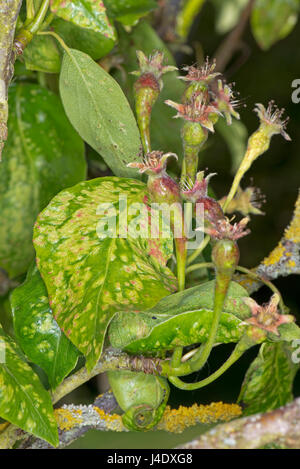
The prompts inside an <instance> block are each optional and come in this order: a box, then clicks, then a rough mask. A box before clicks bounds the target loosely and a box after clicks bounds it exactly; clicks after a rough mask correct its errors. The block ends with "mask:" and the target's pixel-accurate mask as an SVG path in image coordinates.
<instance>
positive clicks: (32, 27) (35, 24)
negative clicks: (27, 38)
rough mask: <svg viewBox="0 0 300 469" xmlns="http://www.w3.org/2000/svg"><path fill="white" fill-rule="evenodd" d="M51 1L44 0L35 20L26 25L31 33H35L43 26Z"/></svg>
mask: <svg viewBox="0 0 300 469" xmlns="http://www.w3.org/2000/svg"><path fill="white" fill-rule="evenodd" d="M49 1H50V0H43V2H42V4H41V6H40V9H39V11H38V13H37V15H36V16H35V17H34V19H33V21H31V23H29V24H28V25H27V26H26V30H27V31H29V32H30V33H31V34H35V33H37V32H38V30H39V29H40V28H41V26H42V24H43V21H44V18H45V16H46V13H47V11H48V8H49Z"/></svg>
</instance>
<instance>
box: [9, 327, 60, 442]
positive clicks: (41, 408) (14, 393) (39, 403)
mask: <svg viewBox="0 0 300 469" xmlns="http://www.w3.org/2000/svg"><path fill="white" fill-rule="evenodd" d="M0 417H2V418H3V419H5V420H7V421H8V422H11V423H13V424H14V425H16V426H17V427H19V428H22V430H24V431H25V432H28V433H31V434H32V435H35V436H37V437H38V438H42V439H43V440H46V441H48V443H50V444H51V445H53V446H57V445H58V442H59V441H58V431H57V424H56V420H55V417H54V413H53V407H52V403H51V398H50V394H49V393H48V392H47V391H46V390H45V389H44V387H43V386H42V384H41V382H40V380H39V378H38V376H37V375H36V374H35V373H34V371H33V370H32V368H31V367H30V366H29V365H28V363H26V361H25V360H24V357H23V355H22V352H21V349H20V348H19V346H18V345H17V344H16V343H15V342H14V341H13V340H12V339H11V338H10V337H9V336H7V335H6V334H5V333H4V331H3V329H2V328H1V326H0Z"/></svg>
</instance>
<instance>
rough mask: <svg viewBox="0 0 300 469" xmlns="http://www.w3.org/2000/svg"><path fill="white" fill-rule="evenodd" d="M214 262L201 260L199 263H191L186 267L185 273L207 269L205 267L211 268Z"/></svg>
mask: <svg viewBox="0 0 300 469" xmlns="http://www.w3.org/2000/svg"><path fill="white" fill-rule="evenodd" d="M213 266H214V265H213V263H212V262H201V263H199V264H193V265H190V266H189V267H187V268H186V270H185V273H186V274H189V273H190V272H193V271H194V270H198V269H205V268H207V269H208V268H210V267H213Z"/></svg>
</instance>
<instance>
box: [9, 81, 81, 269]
mask: <svg viewBox="0 0 300 469" xmlns="http://www.w3.org/2000/svg"><path fill="white" fill-rule="evenodd" d="M8 130H9V132H8V140H7V142H6V144H5V147H4V151H3V161H2V163H1V171H0V213H1V223H0V267H2V268H3V269H5V270H6V271H7V272H8V273H9V274H10V276H12V277H14V276H17V275H19V274H21V273H23V272H25V271H26V270H27V268H28V266H29V264H30V262H31V260H32V259H33V257H34V250H33V246H32V228H33V224H34V221H35V219H36V216H37V214H38V213H39V212H40V210H41V209H43V208H44V207H45V206H46V204H47V203H48V202H49V200H50V199H51V198H52V197H53V196H54V195H55V194H56V193H57V192H59V191H60V190H61V189H63V188H65V187H68V186H71V185H73V184H76V183H77V182H79V181H80V180H82V179H84V178H85V174H86V163H85V159H84V146H83V142H82V140H81V139H80V138H79V136H78V135H77V133H76V132H75V131H74V129H73V128H72V126H71V125H70V123H69V121H68V119H67V118H66V115H65V113H64V110H63V107H62V105H61V102H60V100H59V98H58V97H57V96H56V95H55V94H53V93H51V92H50V91H48V90H46V89H45V88H42V87H40V86H38V85H33V84H28V83H26V84H25V83H24V84H18V85H14V86H11V88H10V92H9V120H8Z"/></svg>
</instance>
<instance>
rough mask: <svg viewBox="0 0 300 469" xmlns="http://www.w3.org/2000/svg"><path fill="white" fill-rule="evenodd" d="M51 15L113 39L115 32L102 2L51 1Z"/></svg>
mask: <svg viewBox="0 0 300 469" xmlns="http://www.w3.org/2000/svg"><path fill="white" fill-rule="evenodd" d="M50 9H51V11H52V13H54V14H55V15H57V16H59V17H60V18H62V19H63V20H66V21H70V22H71V23H73V24H76V26H80V27H81V28H86V29H91V30H92V31H95V32H96V33H101V34H102V35H103V36H105V37H107V38H110V39H115V31H114V28H113V27H112V25H111V24H110V22H109V19H108V18H107V15H106V8H105V6H104V4H103V2H101V1H99V2H95V1H94V0H52V1H51V2H50Z"/></svg>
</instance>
